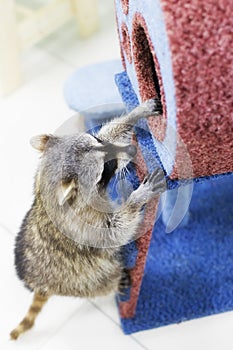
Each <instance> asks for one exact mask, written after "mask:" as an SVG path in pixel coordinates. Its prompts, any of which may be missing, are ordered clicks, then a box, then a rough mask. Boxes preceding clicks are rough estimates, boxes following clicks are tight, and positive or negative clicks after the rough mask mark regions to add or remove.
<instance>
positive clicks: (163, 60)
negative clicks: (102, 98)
mask: <svg viewBox="0 0 233 350" xmlns="http://www.w3.org/2000/svg"><path fill="white" fill-rule="evenodd" d="M115 3H116V13H117V22H118V28H119V37H120V42H121V43H122V42H124V31H123V32H122V28H126V27H127V42H128V41H129V40H130V45H129V43H128V44H127V50H126V52H125V51H124V46H125V45H122V44H121V46H122V51H123V54H124V57H123V61H124V65H125V67H126V70H127V73H128V75H129V77H130V80H131V82H132V84H133V88H134V90H135V92H136V95H137V96H138V98H139V99H140V100H145V99H147V98H149V97H152V96H160V98H161V101H162V104H163V112H164V115H163V118H162V119H160V120H157V121H156V123H155V122H154V121H153V122H151V123H150V126H151V129H152V131H153V132H154V135H155V140H154V141H155V143H157V142H158V141H160V142H161V141H162V143H163V151H162V152H161V154H160V149H159V148H158V153H159V155H160V158H161V159H162V163H163V165H164V168H165V169H166V172H167V173H168V174H169V175H170V177H171V178H174V179H175V178H178V177H179V178H187V177H201V176H208V175H214V174H222V173H226V172H231V171H232V169H233V157H232V152H233V137H232V135H233V108H232V105H233V70H232V64H233V49H232V47H233V46H232V38H233V17H232V12H233V2H232V1H231V0H222V1H220V2H219V1H215V0H208V1H205V2H203V1H198V0H196V1H190V0H189V1H186V0H181V1H179V2H178V3H177V2H174V1H172V0H148V1H146V2H144V1H140V0H131V1H129V6H128V10H127V11H128V12H127V15H125V13H124V12H123V8H122V2H121V1H119V0H116V1H115ZM125 31H126V29H125ZM129 46H130V47H131V56H132V63H130V60H129V59H128V58H129V56H130V55H129ZM184 148H185V149H186V151H185V152H184ZM166 150H167V152H166ZM184 155H185V157H187V155H188V156H189V157H190V163H191V164H192V172H191V173H190V171H187V168H184V167H183V164H184V163H185V162H186V159H184ZM171 165H172V166H171Z"/></svg>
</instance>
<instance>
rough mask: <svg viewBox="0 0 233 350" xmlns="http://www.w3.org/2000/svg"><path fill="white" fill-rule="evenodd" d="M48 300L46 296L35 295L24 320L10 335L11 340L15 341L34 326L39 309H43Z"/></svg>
mask: <svg viewBox="0 0 233 350" xmlns="http://www.w3.org/2000/svg"><path fill="white" fill-rule="evenodd" d="M47 300H48V296H42V295H40V294H37V293H35V294H34V298H33V302H32V304H31V306H30V308H29V310H28V313H27V315H26V316H25V317H24V319H23V320H22V321H21V322H20V324H19V325H18V327H16V328H15V329H14V330H13V331H12V332H11V333H10V337H11V339H14V340H16V339H17V338H18V337H19V335H20V334H22V333H24V332H26V331H27V330H28V329H30V328H32V326H33V325H34V322H35V319H36V317H37V315H38V314H39V312H40V311H41V309H42V308H43V306H44V304H45V303H46V301H47Z"/></svg>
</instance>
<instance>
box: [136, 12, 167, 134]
mask: <svg viewBox="0 0 233 350" xmlns="http://www.w3.org/2000/svg"><path fill="white" fill-rule="evenodd" d="M148 37H149V35H148V32H147V27H146V24H145V21H144V19H143V18H142V17H141V16H140V15H136V17H135V20H134V22H133V31H132V46H133V59H134V67H135V71H136V75H137V81H138V86H139V92H140V96H141V99H142V101H145V100H148V99H150V98H158V99H160V101H161V103H162V106H163V116H161V117H156V119H155V118H153V117H152V118H150V119H149V125H150V128H151V131H152V133H153V134H154V136H155V137H156V138H157V139H158V140H159V141H162V140H163V139H164V136H165V129H166V110H165V107H164V106H165V101H164V94H163V86H162V79H161V76H160V72H159V64H158V62H157V58H156V56H155V53H154V49H153V45H152V43H151V42H150V39H149V40H148ZM157 72H158V74H157Z"/></svg>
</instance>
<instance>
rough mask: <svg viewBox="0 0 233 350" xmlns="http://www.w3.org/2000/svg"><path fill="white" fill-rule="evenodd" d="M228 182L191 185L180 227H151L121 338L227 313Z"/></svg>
mask: <svg viewBox="0 0 233 350" xmlns="http://www.w3.org/2000/svg"><path fill="white" fill-rule="evenodd" d="M232 183H233V177H232V175H231V176H228V177H222V178H211V179H210V181H205V182H204V183H201V184H197V183H196V184H195V185H194V191H193V196H192V201H191V204H190V219H189V222H188V223H187V225H186V226H184V227H178V228H177V229H176V230H175V231H174V232H173V233H171V234H166V233H165V226H164V224H163V222H162V220H161V219H159V220H158V221H157V222H156V225H155V227H154V230H153V235H152V239H151V242H150V247H149V251H148V255H147V261H146V266H145V270H144V274H143V280H142V284H141V289H140V295H139V298H138V301H137V307H136V313H135V315H134V317H131V318H121V323H122V327H123V330H124V332H125V333H126V334H130V333H133V332H137V331H141V330H145V329H150V328H154V327H160V326H164V325H168V324H171V323H179V322H182V321H185V320H189V319H193V318H198V317H203V316H207V315H212V314H215V313H220V312H224V311H229V310H233V249H232V247H233V205H232V196H233V186H232Z"/></svg>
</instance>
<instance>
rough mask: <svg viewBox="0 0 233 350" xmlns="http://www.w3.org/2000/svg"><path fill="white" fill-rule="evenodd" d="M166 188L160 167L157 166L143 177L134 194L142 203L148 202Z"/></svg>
mask: <svg viewBox="0 0 233 350" xmlns="http://www.w3.org/2000/svg"><path fill="white" fill-rule="evenodd" d="M166 189H167V183H166V179H165V177H164V172H163V170H162V169H160V168H157V169H156V170H155V171H154V172H153V173H152V174H149V175H147V176H146V177H145V179H144V180H143V182H142V183H141V185H140V186H139V187H138V189H137V190H136V191H134V193H135V196H136V198H137V200H138V201H140V202H142V203H146V202H148V201H149V200H150V199H151V198H153V197H155V196H157V195H158V194H161V193H162V192H165V191H166Z"/></svg>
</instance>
